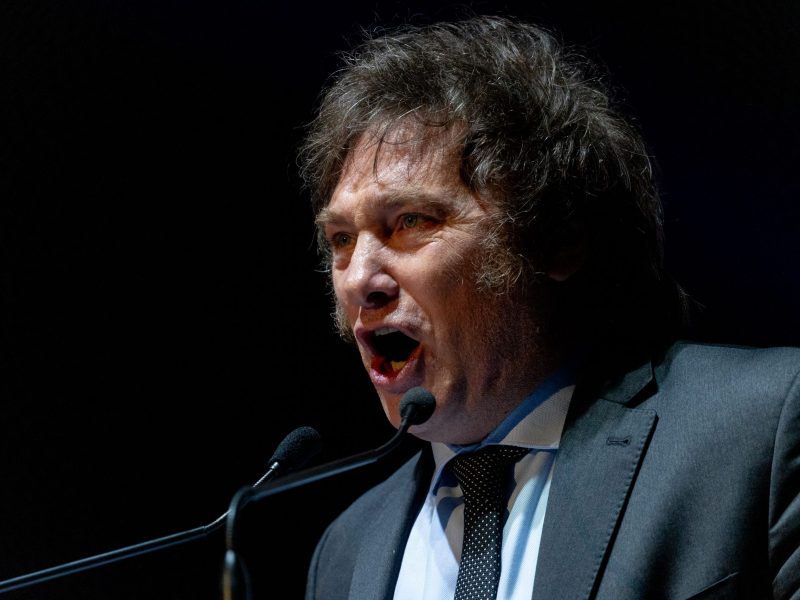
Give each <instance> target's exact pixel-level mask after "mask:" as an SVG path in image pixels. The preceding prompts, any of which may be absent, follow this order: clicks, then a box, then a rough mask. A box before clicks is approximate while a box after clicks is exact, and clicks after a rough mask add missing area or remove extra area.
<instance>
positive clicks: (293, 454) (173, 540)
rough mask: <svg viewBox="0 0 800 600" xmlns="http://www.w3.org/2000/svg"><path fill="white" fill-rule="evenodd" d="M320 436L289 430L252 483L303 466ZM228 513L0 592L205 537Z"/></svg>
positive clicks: (1, 584)
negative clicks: (206, 523)
mask: <svg viewBox="0 0 800 600" xmlns="http://www.w3.org/2000/svg"><path fill="white" fill-rule="evenodd" d="M320 440H321V438H320V435H319V433H317V431H316V430H315V429H312V428H311V427H299V428H298V429H295V430H294V431H292V432H291V433H290V434H289V435H287V436H286V437H285V438H284V439H283V441H282V442H281V443H280V444H279V445H278V448H277V449H276V450H275V453H274V454H273V455H272V458H270V460H269V469H268V470H267V472H266V473H264V475H262V476H261V478H259V479H258V481H256V483H254V484H253V485H254V486H257V485H261V484H263V483H265V482H267V481H269V480H270V479H273V478H274V477H277V476H278V475H281V474H284V473H288V472H290V471H292V470H294V469H298V468H300V467H303V466H304V465H305V464H306V463H307V462H308V461H309V460H310V459H311V458H312V457H313V456H314V455H315V454H317V453H318V452H319V450H320V448H321V441H320ZM227 517H228V512H227V511H226V512H225V513H224V514H222V515H220V516H219V517H218V518H217V519H215V520H214V521H212V522H211V523H209V524H208V525H203V526H201V527H195V528H194V529H188V530H186V531H182V532H180V533H173V534H172V535H166V536H164V537H160V538H157V539H154V540H150V541H147V542H142V543H139V544H134V545H132V546H125V547H123V548H118V549H117V550H112V551H110V552H104V553H102V554H97V555H95V556H89V557H87V558H82V559H79V560H75V561H72V562H68V563H64V564H61V565H56V566H54V567H50V568H47V569H42V570H41V571H35V572H33V573H28V574H26V575H20V576H18V577H13V578H11V579H6V580H5V581H0V594H2V593H4V592H10V591H12V590H17V589H20V588H23V587H27V586H30V585H34V584H37V583H42V582H44V581H48V580H51V579H56V578H58V577H63V576H65V575H70V574H72V573H78V572H80V571H86V570H89V569H94V568H96V567H101V566H104V565H107V564H110V563H113V562H117V561H120V560H124V559H126V558H132V557H134V556H140V555H142V554H147V553H150V552H154V551H156V550H160V549H162V548H168V547H170V546H175V545H178V544H183V543H185V542H188V541H191V540H194V539H198V538H203V537H206V536H208V535H209V534H211V533H212V532H214V531H216V530H218V529H220V528H221V527H222V525H224V524H225V519H226V518H227Z"/></svg>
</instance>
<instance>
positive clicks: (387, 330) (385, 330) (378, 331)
mask: <svg viewBox="0 0 800 600" xmlns="http://www.w3.org/2000/svg"><path fill="white" fill-rule="evenodd" d="M395 331H397V329H394V328H393V327H381V328H380V329H376V330H375V332H374V333H375V335H376V336H377V335H387V334H389V333H394V332H395Z"/></svg>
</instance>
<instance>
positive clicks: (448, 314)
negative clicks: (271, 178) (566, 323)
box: [318, 129, 546, 443]
mask: <svg viewBox="0 0 800 600" xmlns="http://www.w3.org/2000/svg"><path fill="white" fill-rule="evenodd" d="M410 133H417V134H419V133H420V132H419V131H416V132H414V131H411V132H410V131H409V130H402V129H401V130H398V131H396V132H395V134H394V135H393V137H392V138H390V139H389V140H387V142H386V143H384V144H383V145H382V146H381V148H380V151H379V152H378V154H377V155H376V145H375V143H374V142H373V141H372V139H371V138H370V137H368V136H367V135H365V136H362V140H361V142H360V143H359V144H358V145H357V146H356V148H355V149H354V150H353V151H352V152H351V154H350V156H349V157H348V161H347V163H346V165H345V169H344V172H343V174H342V176H341V178H340V180H339V182H338V185H337V186H336V188H335V190H334V192H333V194H332V196H331V200H330V202H329V204H328V206H327V208H326V209H324V210H323V211H322V213H321V215H320V217H319V219H318V222H319V224H320V226H321V227H322V230H323V231H324V235H325V238H326V240H327V242H328V244H329V246H330V250H331V254H332V263H331V269H332V280H333V288H334V292H335V295H336V301H337V304H338V310H339V312H340V313H341V315H342V317H343V318H344V319H345V320H346V322H347V324H348V325H349V326H350V327H351V328H352V331H353V334H354V337H355V340H356V343H357V345H358V349H359V351H360V353H361V357H362V359H363V363H364V366H365V368H366V369H367V372H368V373H369V376H370V379H371V380H372V383H373V385H374V386H375V389H376V390H377V392H378V395H379V397H380V399H381V402H382V404H383V408H384V411H385V412H386V415H387V417H388V418H389V420H390V421H391V423H392V424H393V425H394V426H398V425H399V422H400V417H399V404H400V400H401V398H402V397H403V394H405V392H406V391H408V390H409V389H411V388H412V387H415V386H423V387H425V388H427V389H428V390H430V391H431V392H432V393H433V395H434V396H435V398H436V401H437V403H436V411H435V412H434V415H433V416H432V417H431V419H430V420H429V421H428V422H426V423H424V424H422V425H419V426H415V427H413V428H412V429H411V431H412V433H414V434H415V435H417V436H419V437H421V438H423V439H427V440H430V441H444V442H449V443H471V442H474V441H477V440H479V439H481V438H482V437H484V436H485V435H486V434H487V433H489V432H490V431H491V430H492V429H493V428H494V427H495V426H496V425H497V424H498V423H499V422H500V420H502V418H503V417H504V416H505V415H506V414H507V413H508V412H509V411H510V410H512V409H513V408H514V407H515V406H516V405H517V404H518V403H519V402H520V400H522V398H523V397H524V396H525V395H526V394H527V393H529V392H530V391H531V390H532V388H533V387H534V386H535V385H536V383H537V382H538V381H540V379H541V377H542V375H543V374H544V371H545V369H546V367H545V365H544V364H543V363H542V361H540V360H538V355H539V354H541V352H540V351H539V349H538V348H537V343H536V340H535V339H534V336H533V334H532V331H534V330H535V329H536V325H535V319H534V316H533V315H532V314H531V311H530V310H529V309H527V308H526V307H525V305H523V304H522V303H520V302H519V301H516V300H514V299H513V298H514V297H516V295H515V294H498V293H492V292H487V291H483V290H482V288H481V286H478V285H476V282H477V281H478V279H479V275H480V273H481V269H482V266H483V263H484V262H485V260H484V259H485V258H486V257H487V251H486V243H485V242H486V239H487V237H488V236H489V232H490V231H492V230H493V229H494V226H495V224H496V223H497V219H496V217H497V215H496V210H497V209H496V208H495V206H494V204H493V203H491V202H490V201H488V200H487V199H486V198H482V197H480V196H479V195H478V194H477V193H476V192H474V191H472V190H470V189H469V188H468V187H467V186H465V185H464V184H463V183H462V181H461V179H460V177H459V163H458V152H457V149H456V148H455V147H454V144H452V143H449V142H450V140H451V135H450V134H448V133H447V132H441V133H433V134H431V132H428V131H426V132H425V133H426V134H427V135H428V137H429V139H428V141H427V143H425V144H424V145H418V144H417V145H415V144H414V143H410V142H409V141H407V140H408V139H409V137H411V136H410V135H409V134H410ZM417 137H419V136H417Z"/></svg>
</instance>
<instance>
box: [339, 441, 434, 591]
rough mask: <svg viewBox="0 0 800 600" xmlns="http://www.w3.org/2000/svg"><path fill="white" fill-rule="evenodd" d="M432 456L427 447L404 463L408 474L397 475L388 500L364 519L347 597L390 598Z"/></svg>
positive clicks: (419, 505) (421, 498)
mask: <svg viewBox="0 0 800 600" xmlns="http://www.w3.org/2000/svg"><path fill="white" fill-rule="evenodd" d="M432 464H433V458H432V457H431V455H430V449H429V448H426V449H425V450H423V451H422V454H421V455H420V457H419V459H418V460H417V461H412V464H408V465H406V467H404V468H405V469H407V470H408V471H409V475H410V476H409V477H403V478H401V479H400V485H399V486H396V489H395V491H394V492H393V494H392V496H391V499H390V501H388V502H386V503H385V504H384V505H383V506H382V507H381V509H380V510H379V511H378V513H377V514H375V515H373V516H371V518H370V520H369V523H365V527H366V528H367V530H366V531H365V533H364V536H363V539H364V543H363V544H362V545H361V548H360V549H359V552H358V556H357V557H356V562H355V568H354V571H353V578H352V580H351V584H350V595H349V597H350V599H351V600H363V599H364V598H375V599H381V598H386V599H388V598H391V597H392V595H393V594H394V587H395V584H396V582H397V574H398V572H399V570H400V563H401V560H402V557H403V552H404V551H405V547H406V541H407V539H408V534H409V532H410V531H411V527H412V525H413V524H414V519H415V518H416V516H417V512H419V509H420V507H421V505H422V502H423V500H424V498H425V494H426V493H427V491H428V487H429V486H430V478H431V474H432V468H433V467H432Z"/></svg>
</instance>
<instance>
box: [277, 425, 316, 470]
mask: <svg viewBox="0 0 800 600" xmlns="http://www.w3.org/2000/svg"><path fill="white" fill-rule="evenodd" d="M321 449H322V438H321V437H320V435H319V433H318V432H317V430H316V429H314V428H313V427H305V426H304V427H298V428H297V429H295V430H294V431H292V432H291V433H290V434H289V435H287V436H286V437H285V438H283V441H282V442H281V443H280V444H279V445H278V447H277V448H276V450H275V454H273V455H272V458H271V459H270V460H269V462H270V464H272V463H274V462H277V463H279V464H280V465H281V471H282V472H286V471H294V470H295V469H299V468H301V467H302V466H303V465H305V464H306V463H307V462H308V461H309V460H311V459H312V458H313V457H314V456H316V455H317V453H318V452H319V451H320V450H321Z"/></svg>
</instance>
